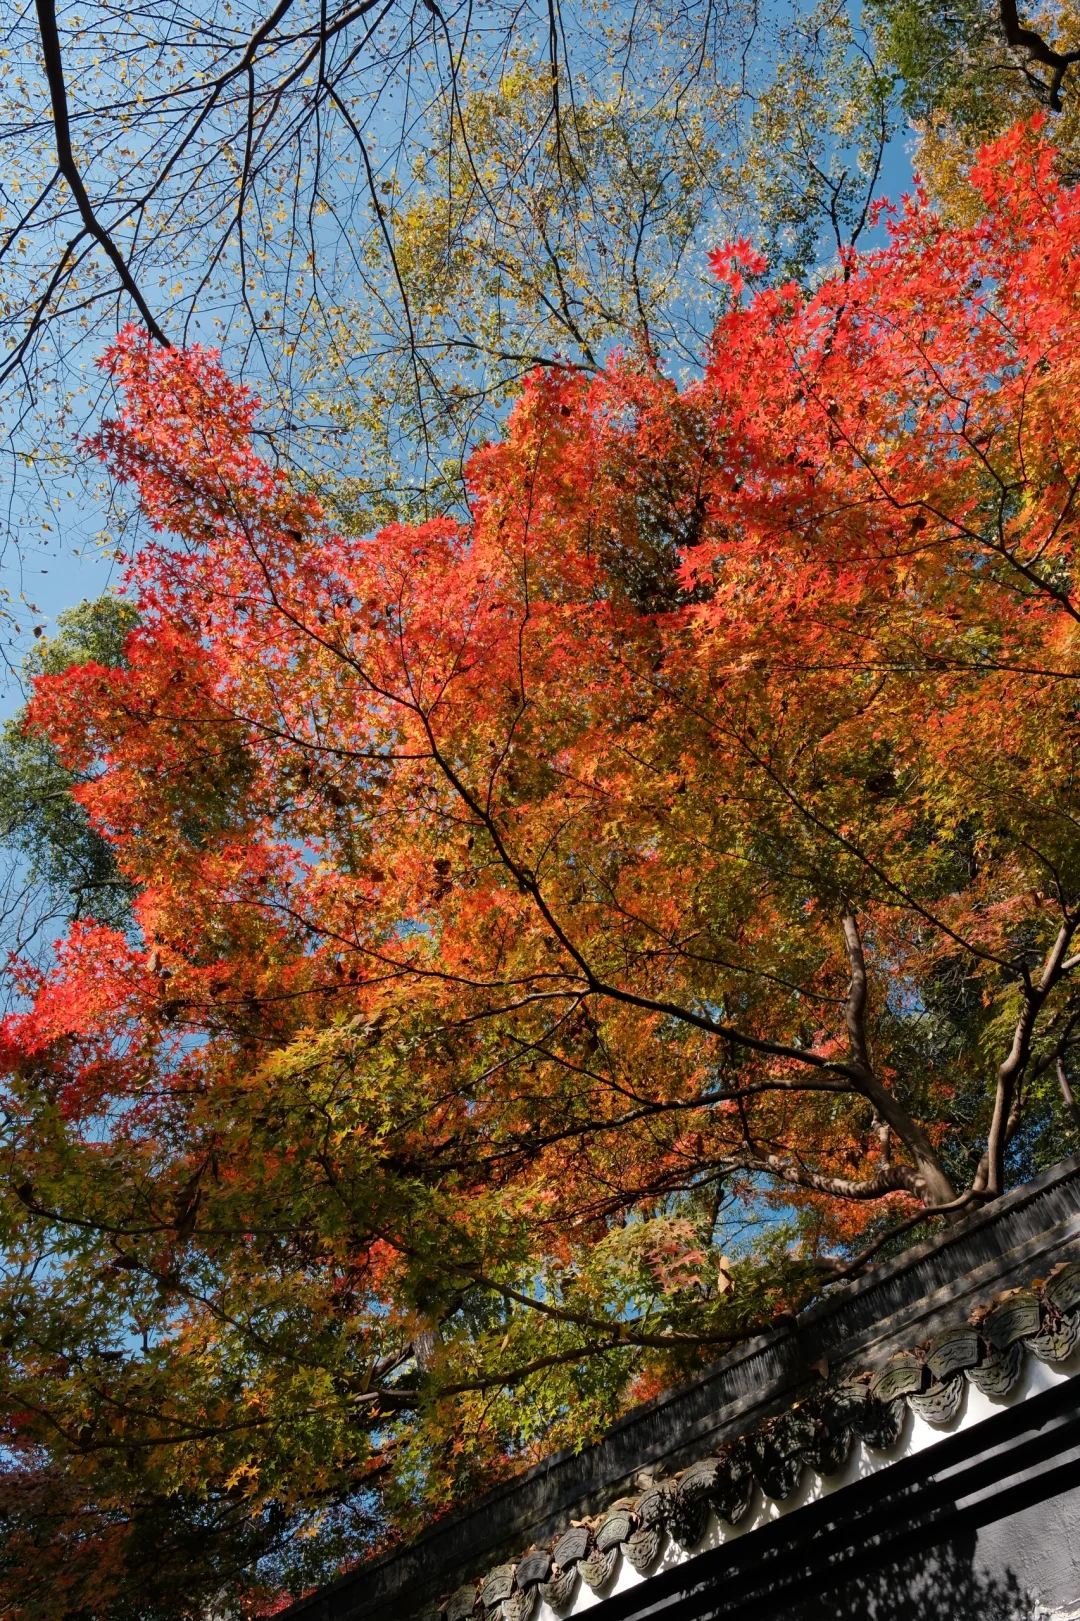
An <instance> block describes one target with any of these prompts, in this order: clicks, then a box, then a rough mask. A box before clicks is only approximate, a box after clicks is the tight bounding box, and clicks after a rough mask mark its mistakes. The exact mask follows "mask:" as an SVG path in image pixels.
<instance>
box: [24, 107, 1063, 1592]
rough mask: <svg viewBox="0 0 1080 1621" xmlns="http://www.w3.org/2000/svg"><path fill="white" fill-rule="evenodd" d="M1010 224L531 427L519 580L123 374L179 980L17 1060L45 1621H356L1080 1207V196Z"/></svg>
mask: <svg viewBox="0 0 1080 1621" xmlns="http://www.w3.org/2000/svg"><path fill="white" fill-rule="evenodd" d="M973 178H974V179H975V181H976V183H977V184H978V186H979V188H980V190H981V194H982V196H983V198H984V202H985V214H984V216H983V218H982V219H981V220H979V222H978V223H977V224H975V225H974V226H972V227H971V228H970V229H957V228H946V227H944V226H942V224H941V223H940V222H939V221H938V220H937V219H936V218H935V217H934V215H933V214H932V213H931V212H930V211H929V209H928V207H927V205H926V204H925V201H924V200H922V199H920V198H916V199H915V200H914V201H912V202H911V203H910V204H909V206H908V207H907V209H906V211H905V212H903V213H902V214H897V215H894V216H891V217H890V218H889V221H888V232H889V237H888V244H887V246H886V247H884V248H883V249H882V250H880V251H878V252H876V253H873V254H869V255H867V256H865V257H862V258H858V259H856V258H854V257H853V258H852V259H851V260H850V261H849V262H847V263H845V264H844V265H843V266H842V267H841V268H840V270H839V271H838V272H837V273H836V274H835V275H834V276H832V277H831V278H830V279H828V280H827V281H825V282H824V284H823V285H822V286H821V287H820V288H819V290H818V291H817V292H815V293H814V294H813V295H812V296H811V295H809V294H807V293H805V292H804V291H801V290H800V289H799V288H798V287H796V286H787V287H779V288H776V287H768V286H765V287H764V288H763V290H759V291H757V292H756V293H753V294H752V295H750V294H748V293H747V292H746V289H745V288H744V286H743V280H742V278H743V276H749V277H751V278H755V277H756V278H757V279H758V282H759V284H761V283H762V281H763V275H762V272H763V270H764V266H763V265H762V263H761V262H760V261H759V260H758V259H757V257H756V256H755V255H754V253H753V252H752V250H751V249H750V248H749V247H747V246H746V245H745V244H742V245H736V246H735V247H734V248H733V249H730V250H725V251H724V252H723V253H721V254H719V255H718V256H717V258H716V261H715V268H716V270H717V274H718V275H720V276H721V278H722V279H724V280H726V282H727V285H728V293H729V304H728V311H727V313H726V314H725V315H724V317H723V318H722V319H721V321H720V323H719V325H718V327H717V330H716V333H715V336H714V339H713V342H712V345H711V348H710V350H709V353H708V356H707V363H706V365H705V367H704V370H703V375H702V377H701V379H700V381H698V382H696V383H694V384H693V385H692V386H689V387H687V388H686V389H684V390H683V391H682V392H680V391H679V390H678V389H677V388H676V387H675V386H674V385H673V384H672V383H671V382H670V381H669V380H667V379H666V378H665V377H664V376H663V375H662V374H661V373H660V372H659V371H658V370H657V369H656V368H655V367H654V366H652V365H651V364H649V363H648V362H647V361H646V360H641V359H634V358H624V359H622V360H620V361H618V362H616V363H613V364H612V365H611V366H610V367H609V369H608V370H607V371H606V372H604V373H603V375H601V376H594V377H589V376H584V375H581V374H578V373H576V372H573V371H569V370H555V371H552V372H549V373H546V374H543V375H540V374H538V375H536V376H534V377H533V378H531V379H530V381H529V383H528V384H527V386H526V387H525V389H524V391H523V393H522V396H521V398H520V400H519V402H518V404H517V406H516V409H515V411H514V413H513V416H512V418H511V419H510V421H509V423H508V425H507V429H506V433H505V437H504V438H503V439H502V441H501V442H500V443H497V444H493V445H488V446H485V447H483V448H481V449H480V450H478V451H477V452H476V454H475V455H474V457H473V459H472V461H471V463H470V466H469V473H468V477H469V499H470V510H469V516H468V519H467V521H463V522H460V523H459V522H455V521H451V520H450V519H440V520H438V521H434V522H431V523H428V524H425V525H423V526H420V527H417V528H408V527H403V526H401V527H393V526H392V527H390V528H388V529H385V530H384V531H383V532H382V533H381V534H379V535H377V536H375V537H374V538H370V537H363V536H358V535H354V534H352V533H350V532H349V529H348V526H347V525H344V526H339V527H335V525H334V524H333V523H332V522H331V520H330V518H329V516H328V515H327V513H326V512H324V511H323V510H322V508H321V507H320V505H319V502H318V501H317V500H316V499H315V497H314V496H312V495H308V494H303V493H300V492H298V491H297V489H296V488H294V487H293V486H292V485H290V484H289V483H288V481H287V480H286V479H285V478H284V477H283V476H282V475H281V474H280V473H279V472H278V471H276V470H275V469H274V468H272V467H270V466H268V465H267V464H266V462H265V461H264V460H262V459H261V458H260V456H259V454H258V451H257V450H256V448H255V444H254V441H253V438H252V428H253V425H254V424H255V421H256V417H257V402H256V401H255V400H254V399H253V398H251V397H250V396H249V395H248V394H246V393H245V392H244V391H243V390H242V389H238V388H237V387H235V386H234V385H233V384H231V383H230V381H229V379H228V378H227V377H226V376H225V375H224V374H223V373H222V370H221V368H220V366H219V365H218V362H217V360H216V358H215V356H214V355H213V354H212V353H208V352H206V351H201V350H198V349H191V350H187V351H177V350H170V351H163V350H160V349H155V348H153V347H150V346H148V344H147V342H146V340H145V338H144V336H143V335H141V334H140V333H139V332H137V331H135V330H127V331H125V332H123V333H122V334H121V335H120V337H119V339H118V340H117V343H116V345H115V346H114V348H113V349H112V350H111V351H110V352H109V354H108V356H107V357H106V359H105V362H104V364H105V365H106V367H107V369H108V371H109V372H110V374H111V375H112V377H113V378H114V379H115V381H116V383H117V384H118V385H119V388H120V390H121V391H122V395H123V400H124V408H123V412H122V414H121V415H120V417H119V419H118V420H117V421H115V422H110V423H108V424H106V426H105V427H104V428H103V429H102V430H101V432H100V435H99V436H98V439H97V440H96V442H95V449H96V451H97V453H98V454H99V455H100V456H101V457H102V458H103V459H104V460H105V461H106V462H107V464H108V465H109V467H110V468H111V469H112V470H113V472H114V473H116V474H117V475H118V476H119V477H120V478H121V479H123V480H125V481H126V482H127V483H128V484H129V485H130V486H131V488H132V490H133V491H134V492H135V494H136V495H137V497H138V500H139V502H140V504H141V507H142V510H143V511H144V513H145V514H146V516H147V517H148V519H149V520H150V521H151V523H152V524H153V525H154V527H155V528H156V529H157V530H158V531H160V532H161V539H160V542H159V543H157V544H154V545H151V546H148V547H147V548H146V549H144V550H143V551H142V552H141V553H140V554H139V556H138V557H137V558H136V559H135V561H134V562H133V564H132V566H131V570H130V578H129V582H128V591H129V593H130V596H131V598H132V599H133V600H134V601H135V603H136V604H137V607H138V613H139V625H138V628H137V629H135V630H134V631H133V632H132V633H131V635H130V636H129V638H128V641H127V645H126V651H125V656H124V660H123V662H122V663H121V664H120V665H119V666H117V667H115V668H106V667H104V666H102V665H100V664H87V665H83V666H79V667H76V668H72V669H71V670H70V671H68V672H67V673H66V674H64V675H60V676H46V677H42V678H41V679H40V681H39V682H38V685H37V692H36V697H35V700H34V705H33V712H32V713H33V724H34V725H35V726H37V727H39V728H41V729H43V730H44V731H45V732H46V733H47V734H48V736H49V737H50V738H52V739H53V740H54V742H55V743H56V744H57V745H58V746H59V748H60V750H61V753H62V756H63V758H64V760H65V761H66V762H67V764H68V765H70V767H71V768H72V769H77V770H78V772H80V773H85V774H88V775H89V776H90V778H91V779H92V780H91V781H90V782H89V784H88V785H87V786H85V787H84V788H81V789H80V790H79V793H80V796H81V798H82V800H83V803H84V804H85V806H86V807H87V809H88V810H89V812H90V813H91V815H92V818H93V822H94V825H95V826H96V827H97V828H98V829H99V830H101V831H102V832H103V833H104V834H105V835H107V837H108V839H109V841H110V842H111V844H112V846H113V847H114V850H115V852H116V856H117V860H118V862H119V866H120V869H121V871H122V873H123V875H124V877H125V878H126V879H128V880H130V882H131V883H133V884H134V885H136V886H137V889H138V901H137V905H136V913H137V923H138V929H137V931H136V934H135V935H133V936H132V937H130V938H129V937H127V936H124V935H123V934H119V933H117V932H115V931H112V930H109V929H106V928H103V927H99V926H98V925H96V924H81V925H79V926H78V927H76V928H73V929H72V931H71V932H70V934H69V935H68V936H67V938H65V939H64V940H63V941H62V942H61V943H60V945H59V948H58V950H57V955H56V962H55V967H54V969H53V970H52V972H51V973H49V974H48V975H47V976H46V977H44V978H36V977H35V976H34V975H33V974H31V972H30V970H28V969H26V970H23V971H22V972H23V978H24V987H23V988H24V993H25V1005H24V1011H22V1012H20V1013H18V1014H17V1015H14V1016H12V1017H11V1018H9V1019H8V1021H7V1023H6V1024H5V1026H4V1027H3V1032H2V1040H3V1055H2V1056H3V1070H4V1077H5V1079H4V1108H5V1116H4V1119H5V1128H4V1129H5V1153H6V1162H5V1182H4V1193H3V1206H2V1209H3V1221H4V1224H5V1231H4V1242H5V1247H6V1250H7V1253H8V1256H9V1264H8V1270H7V1275H6V1280H5V1283H4V1292H3V1297H2V1314H3V1319H4V1330H5V1331H4V1334H3V1338H2V1341H0V1346H2V1349H0V1358H2V1366H3V1384H2V1388H3V1397H4V1400H3V1407H2V1417H3V1426H4V1429H3V1443H4V1447H5V1456H6V1459H7V1477H6V1485H5V1487H4V1490H5V1492H6V1494H7V1496H6V1497H5V1503H4V1505H3V1506H5V1509H6V1503H7V1497H10V1498H11V1500H12V1504H13V1506H12V1507H11V1508H10V1509H6V1512H7V1514H8V1518H7V1521H6V1525H7V1531H6V1532H5V1540H4V1543H3V1548H4V1553H3V1558H4V1561H5V1581H6V1582H7V1584H8V1590H9V1592H10V1593H15V1594H16V1595H17V1599H16V1600H15V1601H13V1602H14V1604H15V1608H13V1609H12V1612H11V1613H13V1614H14V1613H18V1614H19V1615H20V1616H25V1617H32V1616H33V1617H36V1616H56V1615H60V1614H69V1613H70V1614H74V1613H86V1614H91V1613H92V1614H94V1615H95V1616H101V1615H106V1614H109V1615H111V1614H113V1613H116V1614H121V1613H123V1614H127V1613H128V1609H127V1608H125V1606H127V1607H128V1608H130V1609H131V1611H132V1613H139V1614H140V1615H144V1614H150V1613H154V1614H156V1613H176V1612H178V1611H179V1612H183V1611H184V1610H185V1607H186V1608H189V1609H191V1610H192V1612H194V1611H195V1610H197V1609H198V1607H199V1605H200V1604H201V1603H202V1602H203V1599H204V1596H205V1594H207V1593H211V1592H212V1593H221V1592H222V1591H226V1592H229V1593H231V1594H233V1596H234V1598H235V1600H236V1602H237V1603H241V1604H246V1605H248V1606H252V1605H255V1606H257V1605H258V1604H259V1603H263V1602H266V1595H267V1593H268V1592H270V1591H273V1590H275V1589H280V1588H281V1587H282V1586H283V1585H284V1586H292V1587H293V1588H295V1587H297V1586H303V1585H304V1583H305V1582H309V1581H313V1580H316V1579H320V1578H322V1577H325V1576H326V1575H327V1574H328V1573H329V1572H331V1571H332V1570H334V1569H335V1568H336V1567H337V1565H338V1564H339V1563H340V1562H341V1561H344V1560H347V1559H349V1558H352V1557H355V1556H356V1554H357V1552H358V1551H360V1550H362V1549H363V1548H364V1547H366V1546H370V1545H372V1544H374V1543H375V1542H377V1541H379V1540H380V1539H383V1538H385V1537H386V1536H387V1535H388V1534H390V1533H391V1532H392V1531H393V1529H394V1528H395V1527H404V1528H408V1527H409V1526H410V1525H412V1524H414V1523H415V1522H416V1520H417V1518H418V1517H421V1516H423V1515H425V1514H428V1513H430V1512H432V1511H434V1510H435V1509H437V1508H438V1507H440V1506H441V1505H443V1504H445V1503H446V1502H448V1501H452V1500H454V1499H455V1498H460V1497H461V1496H462V1495H463V1494H465V1493H467V1492H468V1491H470V1490H472V1489H475V1487H476V1486H477V1484H478V1483H480V1482H482V1481H487V1480H490V1479H492V1478H493V1477H495V1476H497V1475H498V1474H499V1473H500V1472H505V1471H507V1470H513V1469H516V1468H519V1467H521V1465H522V1464H523V1463H524V1462H527V1461H528V1460H529V1459H530V1458H531V1457H533V1456H535V1455H536V1454H537V1453H538V1452H539V1451H540V1450H543V1449H544V1448H548V1447H551V1446H555V1445H558V1444H564V1443H567V1442H571V1443H572V1442H573V1441H575V1440H577V1439H580V1438H581V1437H582V1436H583V1435H588V1434H589V1433H591V1432H592V1431H593V1430H594V1429H595V1428H596V1426H598V1425H600V1424H602V1423H603V1422H604V1421H605V1420H607V1419H608V1418H610V1416H611V1415H612V1414H614V1413H615V1412H617V1411H618V1410H619V1409H620V1407H622V1406H625V1405H626V1404H627V1403H628V1402H630V1401H632V1400H634V1399H635V1397H636V1396H640V1395H643V1394H646V1393H648V1392H651V1391H652V1390H654V1389H656V1388H657V1387H658V1385H660V1384H662V1383H663V1382H664V1381H665V1380H669V1379H671V1378H672V1377H675V1376H677V1375H678V1373H679V1372H680V1371H681V1370H685V1369H687V1368H690V1367H692V1366H693V1365H695V1363H697V1362H700V1361H702V1360H707V1359H708V1358H711V1357H713V1356H715V1355H716V1354H718V1353H719V1352H720V1351H722V1350H723V1349H724V1347H725V1346H726V1345H728V1344H730V1343H731V1342H732V1341H733V1340H736V1339H738V1338H739V1337H740V1336H744V1335H746V1334H748V1333H753V1332H757V1331H759V1330H760V1328H761V1327H762V1326H763V1325H766V1324H768V1323H769V1322H770V1321H771V1320H773V1318H774V1317H775V1315H776V1314H777V1313H783V1312H785V1311H787V1310H790V1309H791V1308H792V1307H793V1306H796V1305H798V1304H799V1303H801V1302H802V1301H804V1300H805V1299H806V1298H808V1296H809V1295H810V1294H811V1293H812V1292H813V1291H814V1290H815V1289H816V1288H818V1287H820V1286H821V1283H822V1280H823V1279H828V1278H829V1277H830V1276H831V1275H834V1274H835V1273H836V1272H837V1270H843V1269H844V1268H850V1267H853V1266H854V1267H857V1266H859V1265H862V1264H865V1262H866V1260H867V1259H869V1257H870V1256H871V1255H872V1254H875V1253H878V1252H879V1250H880V1247H881V1246H883V1245H887V1244H889V1243H893V1244H895V1243H897V1242H900V1241H901V1238H902V1235H903V1234H904V1233H905V1232H906V1231H908V1230H909V1229H911V1228H912V1227H914V1226H915V1225H916V1224H923V1225H924V1227H925V1226H926V1224H928V1223H930V1222H931V1221H932V1220H935V1219H936V1220H939V1221H940V1220H948V1219H952V1218H954V1217H955V1216H956V1214H957V1213H962V1212H963V1211H965V1210H967V1209H970V1208H973V1207H974V1206H976V1205H977V1204H978V1203H979V1202H980V1201H983V1200H985V1199H987V1198H991V1197H993V1196H994V1195H995V1194H997V1193H998V1192H1000V1191H1002V1190H1003V1189H1004V1188H1005V1186H1006V1185H1007V1184H1008V1183H1009V1181H1010V1180H1015V1179H1017V1178H1020V1177H1023V1176H1024V1175H1026V1174H1029V1173H1030V1171H1031V1169H1032V1168H1033V1167H1035V1166H1037V1165H1038V1164H1039V1163H1041V1162H1044V1161H1045V1160H1046V1159H1047V1158H1052V1157H1055V1156H1056V1155H1057V1154H1058V1153H1060V1152H1062V1151H1063V1146H1064V1145H1065V1144H1066V1143H1067V1141H1068V1133H1069V1132H1070V1131H1071V1130H1072V1129H1073V1116H1072V1115H1071V1114H1070V1112H1069V1100H1070V1097H1071V1092H1070V1077H1071V1075H1072V1073H1073V1065H1074V1053H1075V1051H1076V1046H1077V1043H1078V1042H1080V992H1078V989H1077V985H1076V983H1075V971H1076V967H1077V965H1078V964H1080V952H1077V951H1074V948H1073V939H1074V934H1075V931H1076V930H1077V927H1078V925H1080V832H1078V827H1080V823H1078V817H1080V785H1078V783H1077V778H1076V770H1077V750H1078V747H1080V710H1078V705H1077V691H1076V686H1075V682H1076V677H1077V673H1078V670H1080V661H1078V630H1080V598H1078V596H1077V559H1076V551H1077V524H1078V514H1077V511H1076V495H1077V489H1078V486H1080V343H1078V338H1080V192H1078V191H1075V190H1070V189H1067V188H1064V187H1063V186H1062V185H1061V184H1060V183H1059V181H1058V179H1057V178H1056V175H1055V169H1054V160H1053V154H1052V152H1051V151H1050V149H1049V148H1048V147H1047V146H1046V145H1045V144H1043V142H1042V140H1041V137H1040V135H1039V132H1038V130H1037V129H1028V128H1018V129H1016V130H1014V131H1013V132H1012V133H1011V134H1010V135H1009V136H1008V137H1007V138H1005V139H1003V140H1002V141H1000V142H999V143H998V144H997V145H995V146H993V147H991V148H988V149H987V150H986V151H985V152H984V153H983V155H982V158H981V160H980V165H979V167H978V169H977V171H976V172H975V175H974V177H973ZM928 1213H929V1214H928ZM935 1213H936V1214H935ZM49 1481H52V1482H53V1486H52V1487H51V1488H47V1483H48V1482H49ZM43 1482H44V1483H45V1484H42V1483H43ZM42 1504H45V1505H46V1507H42ZM35 1505H36V1506H35ZM75 1547H77V1548H78V1550H79V1556H78V1559H74V1558H72V1557H71V1550H72V1549H73V1548H75ZM150 1547H152V1548H153V1549H154V1550H155V1554H154V1557H153V1559H148V1558H147V1556H146V1553H145V1550H146V1549H147V1548H150ZM170 1561H171V1562H172V1563H171V1564H170ZM174 1567H175V1568H176V1569H178V1570H183V1571H184V1572H185V1573H186V1574H185V1577H184V1580H183V1582H182V1583H171V1582H170V1581H169V1580H168V1572H169V1570H170V1569H172V1568H174ZM57 1571H66V1572H68V1574H67V1575H66V1576H65V1578H64V1580H65V1581H66V1582H67V1584H68V1585H67V1587H65V1588H64V1589H63V1595H64V1596H62V1597H61V1598H58V1597H57V1592H58V1590H59V1588H58V1584H57V1577H56V1572H57ZM163 1573H164V1574H163ZM140 1605H141V1606H142V1608H139V1606H140ZM65 1606H66V1608H65Z"/></svg>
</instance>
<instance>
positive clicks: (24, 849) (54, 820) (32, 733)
mask: <svg viewBox="0 0 1080 1621" xmlns="http://www.w3.org/2000/svg"><path fill="white" fill-rule="evenodd" d="M137 617H138V616H137V614H136V610H135V609H134V607H133V606H132V605H131V604H130V603H127V602H124V601H123V600H122V599H121V598H120V597H116V596H111V595H106V596H103V597H99V598H98V599H97V601H95V602H83V603H81V604H80V605H79V606H78V607H76V608H69V609H67V610H66V611H65V612H64V613H62V614H60V615H59V617H58V621H57V623H58V631H57V634H56V635H55V636H52V637H50V638H49V639H48V640H43V641H42V642H40V643H39V644H38V646H36V647H35V648H34V649H33V650H32V651H31V652H30V653H29V654H28V655H27V657H26V659H25V660H24V663H23V676H24V679H25V681H26V683H27V685H29V684H30V683H31V682H32V681H33V680H34V678H35V677H36V676H39V675H50V674H56V673H57V672H59V671H61V670H66V669H68V668H70V667H71V666H72V665H78V664H90V663H97V664H103V665H106V666H108V667H116V666H118V665H122V664H123V662H124V642H125V639H126V637H127V635H128V633H129V632H130V631H131V630H132V628H133V627H134V625H135V623H136V621H137ZM86 777H87V774H86V773H80V772H74V771H70V770H69V769H68V768H67V767H66V766H64V765H63V764H62V763H61V761H60V758H59V756H58V754H57V752H56V749H55V748H54V747H53V745H52V743H50V742H49V740H48V739H47V738H46V737H44V736H42V734H41V733H40V732H39V731H37V730H36V729H35V728H34V727H33V726H31V725H30V724H29V723H28V719H27V712H26V709H25V708H23V709H21V710H20V711H19V712H18V714H16V715H15V716H14V717H13V718H12V719H11V720H9V721H7V722H5V724H4V726H3V729H2V730H0V838H2V840H3V843H4V845H5V846H6V848H7V851H8V852H9V859H10V862H11V865H10V867H9V872H8V884H7V888H8V893H9V896H10V900H9V907H10V915H9V918H8V926H9V934H10V936H11V937H12V939H11V943H12V944H13V945H14V946H15V947H16V948H17V949H25V948H26V946H27V945H28V944H29V943H30V941H31V940H32V939H33V938H34V937H35V936H37V935H40V934H41V933H42V932H43V931H44V932H47V931H48V926H49V925H50V924H52V923H56V924H61V923H67V922H73V921H77V920H80V919H83V918H91V917H92V918H94V919H95V920H96V921H97V922H99V923H104V924H107V925H108V926H109V927H111V928H117V929H127V928H128V927H129V926H130V923H131V899H132V894H133V890H132V886H131V885H130V883H128V882H127V881H126V880H125V879H124V878H122V877H121V876H120V874H119V873H118V871H117V868H116V863H115V861H114V859H113V854H112V850H111V849H110V847H109V845H108V844H107V843H106V841H105V840H104V839H103V838H102V837H101V835H100V833H97V832H96V831H95V830H94V829H93V828H92V827H91V826H90V822H89V819H88V817H87V815H86V812H85V811H84V809H83V808H82V806H81V805H80V804H79V802H78V800H77V799H76V797H75V794H74V792H73V790H74V789H75V788H77V787H78V786H79V784H80V783H81V782H83V781H85V780H86Z"/></svg>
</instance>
